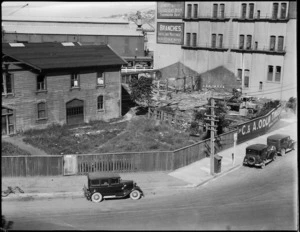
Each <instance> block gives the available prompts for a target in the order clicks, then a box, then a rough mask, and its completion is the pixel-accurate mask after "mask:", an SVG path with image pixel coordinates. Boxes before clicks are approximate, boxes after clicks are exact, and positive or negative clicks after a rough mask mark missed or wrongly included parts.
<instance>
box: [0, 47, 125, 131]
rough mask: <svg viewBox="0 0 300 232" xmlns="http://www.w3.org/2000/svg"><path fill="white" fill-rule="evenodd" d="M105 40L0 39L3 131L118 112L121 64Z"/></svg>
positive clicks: (77, 121) (109, 116)
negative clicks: (88, 42) (89, 42)
mask: <svg viewBox="0 0 300 232" xmlns="http://www.w3.org/2000/svg"><path fill="white" fill-rule="evenodd" d="M124 64H126V61H125V60H124V59H122V58H121V57H120V56H118V55H117V54H116V53H115V52H114V51H113V50H112V49H111V48H110V47H109V46H107V45H93V46H89V45H82V46H81V45H80V44H78V43H28V44H23V43H9V44H2V124H1V127H2V134H14V133H16V132H18V131H22V130H27V129H30V128H44V127H46V126H48V125H51V124H52V123H58V124H69V125H72V124H80V123H83V122H89V121H90V120H109V119H112V118H118V117H120V116H121V107H122V106H121V73H120V71H121V66H122V65H124Z"/></svg>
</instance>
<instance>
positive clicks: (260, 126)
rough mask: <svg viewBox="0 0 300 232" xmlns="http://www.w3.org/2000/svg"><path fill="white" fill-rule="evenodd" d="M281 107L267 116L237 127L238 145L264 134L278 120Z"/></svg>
mask: <svg viewBox="0 0 300 232" xmlns="http://www.w3.org/2000/svg"><path fill="white" fill-rule="evenodd" d="M281 110H282V108H281V106H279V107H277V108H276V109H274V110H272V111H271V112H270V113H268V114H267V115H265V116H263V117H260V118H257V119H254V120H251V121H249V122H247V123H244V124H241V125H239V126H238V137H237V139H238V143H241V142H244V141H247V140H249V139H253V138H255V137H258V136H260V135H263V134H265V133H266V131H267V130H269V129H270V128H271V127H272V126H273V125H274V123H275V122H277V121H278V120H279V118H280V113H281Z"/></svg>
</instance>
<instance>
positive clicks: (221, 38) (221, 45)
mask: <svg viewBox="0 0 300 232" xmlns="http://www.w3.org/2000/svg"><path fill="white" fill-rule="evenodd" d="M218 36H219V39H218V40H219V48H222V47H223V35H222V34H219V35H218Z"/></svg>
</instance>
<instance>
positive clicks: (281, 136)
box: [267, 134, 289, 139]
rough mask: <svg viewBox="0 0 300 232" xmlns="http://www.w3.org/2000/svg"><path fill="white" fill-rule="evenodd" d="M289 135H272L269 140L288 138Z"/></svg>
mask: <svg viewBox="0 0 300 232" xmlns="http://www.w3.org/2000/svg"><path fill="white" fill-rule="evenodd" d="M288 136H289V135H284V134H275V135H270V136H269V137H268V138H267V139H282V138H286V137H288Z"/></svg>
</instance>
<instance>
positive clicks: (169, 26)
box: [157, 22, 184, 45]
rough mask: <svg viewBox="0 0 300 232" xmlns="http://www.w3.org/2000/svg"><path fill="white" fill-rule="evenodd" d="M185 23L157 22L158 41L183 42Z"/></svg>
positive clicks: (161, 42) (166, 42)
mask: <svg viewBox="0 0 300 232" xmlns="http://www.w3.org/2000/svg"><path fill="white" fill-rule="evenodd" d="M183 32H184V23H164V22H158V23H157V43H160V44H179V45H182V44H183Z"/></svg>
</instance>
